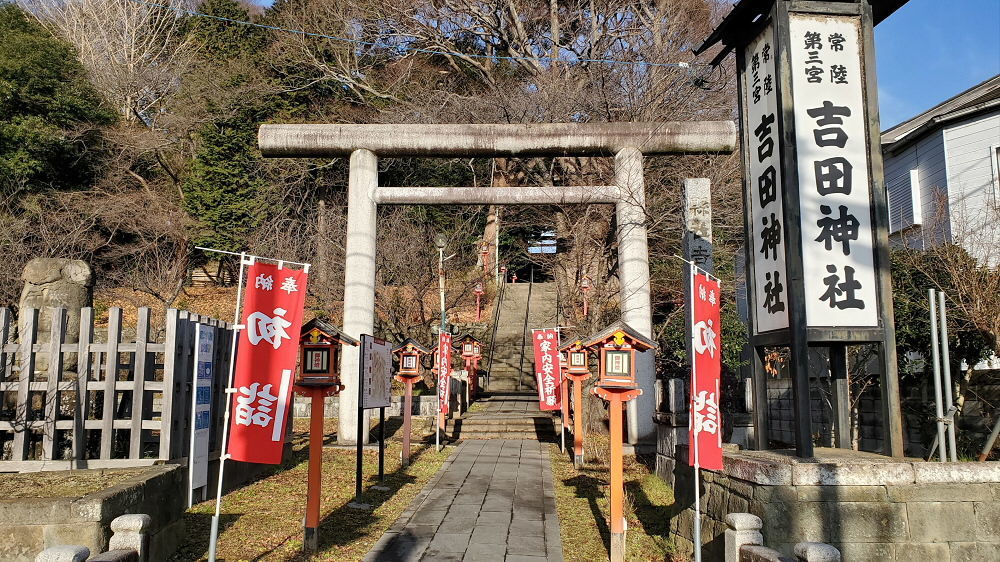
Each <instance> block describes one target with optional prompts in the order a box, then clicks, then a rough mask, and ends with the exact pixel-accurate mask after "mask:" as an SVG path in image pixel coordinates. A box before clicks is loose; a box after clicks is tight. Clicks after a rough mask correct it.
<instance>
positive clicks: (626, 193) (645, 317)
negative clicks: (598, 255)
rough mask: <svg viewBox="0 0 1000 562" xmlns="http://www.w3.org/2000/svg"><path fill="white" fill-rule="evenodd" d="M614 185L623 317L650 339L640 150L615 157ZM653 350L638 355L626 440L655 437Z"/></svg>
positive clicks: (621, 152)
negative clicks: (636, 386) (636, 392)
mask: <svg viewBox="0 0 1000 562" xmlns="http://www.w3.org/2000/svg"><path fill="white" fill-rule="evenodd" d="M615 183H617V184H618V188H619V189H620V190H621V199H619V201H618V203H617V205H615V215H616V220H617V222H618V277H619V280H620V283H621V296H620V297H619V299H620V301H621V312H622V321H623V322H625V323H626V324H628V325H629V326H631V327H632V328H633V329H635V330H636V331H637V332H639V333H640V334H642V335H644V336H646V337H648V338H652V337H653V315H652V310H650V306H651V303H650V296H649V245H648V243H647V240H646V184H645V180H644V179H643V169H642V152H640V151H639V149H637V148H623V149H621V150H619V151H618V153H617V154H616V155H615ZM654 353H655V352H654V351H646V352H643V353H640V354H639V355H638V356H637V357H636V381H637V382H638V384H639V387H640V388H642V391H643V392H642V396H640V397H639V398H637V399H635V400H630V401H629V402H628V416H627V417H628V425H627V433H628V442H629V443H631V444H633V445H636V444H639V443H644V444H652V443H654V442H655V440H656V429H655V427H654V425H653V412H654V411H655V409H656V364H655V361H654Z"/></svg>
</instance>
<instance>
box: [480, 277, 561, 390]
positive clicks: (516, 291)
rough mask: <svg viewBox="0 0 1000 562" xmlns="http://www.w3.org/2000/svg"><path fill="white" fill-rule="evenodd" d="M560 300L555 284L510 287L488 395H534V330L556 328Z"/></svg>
mask: <svg viewBox="0 0 1000 562" xmlns="http://www.w3.org/2000/svg"><path fill="white" fill-rule="evenodd" d="M529 292H530V307H529V306H528V305H529ZM557 300H558V297H557V291H556V284H555V283H508V284H507V289H506V294H505V295H504V299H503V303H502V304H501V307H500V318H499V321H498V322H497V336H496V346H495V348H494V352H493V365H492V368H491V370H490V374H489V387H488V388H487V389H486V390H487V391H489V392H515V391H518V390H520V391H523V392H533V391H535V376H534V370H533V367H532V355H533V353H532V348H531V330H532V329H539V328H552V327H554V326H556V324H557V322H556V308H557V304H558V303H557ZM525 315H527V320H528V321H527V326H525ZM522 346H523V351H524V355H523V357H522V353H521V352H522ZM518 381H520V383H521V384H520V388H518V386H519V385H518Z"/></svg>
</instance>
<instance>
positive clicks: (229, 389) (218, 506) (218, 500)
mask: <svg viewBox="0 0 1000 562" xmlns="http://www.w3.org/2000/svg"><path fill="white" fill-rule="evenodd" d="M198 249H199V250H205V251H208V252H218V250H212V249H210V248H198ZM220 253H226V254H228V253H230V252H220ZM239 256H240V278H239V283H238V284H237V285H236V312H235V313H234V314H233V341H232V344H231V345H230V348H229V376H228V378H227V380H226V413H225V415H223V417H222V447H221V448H220V449H219V450H220V451H221V454H220V455H219V478H218V483H217V490H216V493H215V513H214V514H213V515H212V531H211V537H210V538H209V543H208V560H209V562H215V558H216V547H217V544H218V542H219V515H220V513H221V510H222V483H223V474H224V472H225V466H226V459H227V458H229V453H227V452H226V449H227V447H228V445H229V415H230V410H231V409H232V403H233V401H232V400H231V399H230V397H229V395H230V394H232V393H233V392H234V391H235V390H236V389H234V388H233V376H234V375H235V372H236V342H237V341H239V339H240V330H242V329H243V325H241V324H240V308H241V307H242V306H243V302H242V301H243V272H244V267H245V266H247V265H251V264H253V263H254V261H255V259H256V258H254V256H249V261H248V256H247V255H246V253H241V254H239Z"/></svg>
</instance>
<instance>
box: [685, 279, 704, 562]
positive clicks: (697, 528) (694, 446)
mask: <svg viewBox="0 0 1000 562" xmlns="http://www.w3.org/2000/svg"><path fill="white" fill-rule="evenodd" d="M685 261H686V260H685ZM697 267H698V266H696V265H695V264H694V263H693V262H688V287H690V289H689V290H690V291H691V292H692V293H691V295H690V299H691V304H690V307H689V308H690V309H691V326H694V275H695V269H697ZM694 346H695V340H694V329H692V330H691V350H692V354H693V352H694ZM696 388H698V367H697V361H695V360H694V355H692V356H691V389H692V390H691V392H692V393H693V392H694V389H696ZM692 408H693V405H692ZM688 410H689V411H691V414H690V415H689V416H688V427H693V428H694V433H693V435H692V437H691V441H692V443H691V449H690V451H691V453H690V454H693V455H694V536H693V537H692V538H693V539H694V562H701V482H700V480H701V458H700V457H699V456H698V434H699V433H700V432H701V428H699V427H696V426H695V425H694V411H693V410H692V409H691V408H688Z"/></svg>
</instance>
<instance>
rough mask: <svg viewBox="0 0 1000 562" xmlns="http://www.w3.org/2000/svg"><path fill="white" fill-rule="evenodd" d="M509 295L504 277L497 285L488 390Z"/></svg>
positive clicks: (491, 334)
mask: <svg viewBox="0 0 1000 562" xmlns="http://www.w3.org/2000/svg"><path fill="white" fill-rule="evenodd" d="M506 294H507V276H506V275H504V276H503V277H502V278H501V279H500V282H499V283H498V284H497V294H496V298H495V299H493V301H494V302H493V305H494V306H493V330H492V331H491V332H490V361H489V363H488V364H487V366H486V387H485V388H486V390H487V391H489V390H490V380H491V379H490V377H491V376H492V373H493V359H494V358H495V357H496V350H497V328H499V327H500V308H501V307H502V306H503V299H504V296H506Z"/></svg>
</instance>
